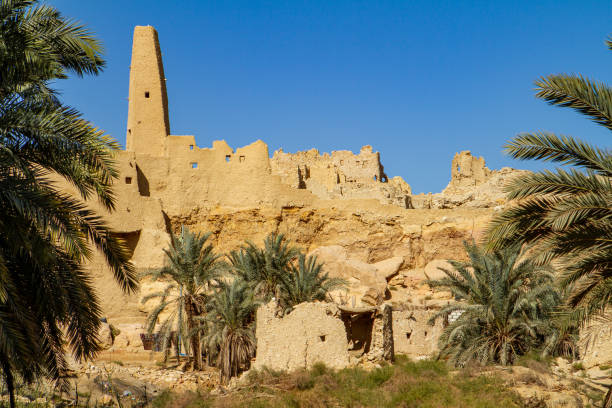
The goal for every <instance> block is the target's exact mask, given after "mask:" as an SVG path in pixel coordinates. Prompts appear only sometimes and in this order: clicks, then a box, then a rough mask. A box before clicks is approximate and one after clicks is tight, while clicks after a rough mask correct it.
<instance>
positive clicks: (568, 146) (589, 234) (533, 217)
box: [488, 40, 612, 408]
mask: <svg viewBox="0 0 612 408" xmlns="http://www.w3.org/2000/svg"><path fill="white" fill-rule="evenodd" d="M607 45H608V48H610V49H612V40H608V41H607ZM536 86H537V94H536V96H537V97H538V98H540V99H543V100H544V101H546V102H548V103H549V104H551V105H557V106H562V107H570V108H572V109H574V110H576V111H578V112H580V113H582V114H583V115H585V116H586V117H587V118H589V119H591V120H593V121H594V122H595V123H597V124H599V125H601V126H604V127H605V128H607V129H609V130H612V88H610V87H609V86H607V85H606V84H603V83H601V82H596V81H592V80H589V79H587V78H584V77H582V76H576V75H566V74H560V75H550V76H548V77H545V78H542V79H540V80H538V81H536ZM506 152H507V153H508V154H509V155H510V156H511V157H513V158H516V159H520V160H544V161H550V162H553V163H559V164H561V165H564V166H573V167H574V168H570V169H569V170H563V169H556V170H553V171H541V172H537V173H534V174H531V175H529V176H526V177H521V178H518V179H515V180H514V181H513V182H512V183H510V184H509V185H508V187H507V191H508V197H509V198H510V199H515V200H517V202H516V203H515V205H513V206H512V207H510V208H508V209H506V210H505V211H503V212H502V213H501V214H499V215H498V216H496V217H495V218H494V219H493V222H492V223H491V226H490V228H489V231H488V236H489V240H490V242H491V247H493V248H501V247H503V246H504V245H506V243H508V242H524V243H536V244H537V246H538V247H539V251H541V259H543V260H546V261H547V260H552V259H555V260H556V262H558V263H559V265H560V266H561V267H562V269H563V270H564V273H563V276H562V285H563V286H565V287H568V288H571V292H572V293H571V295H570V297H569V306H570V307H571V308H572V309H573V310H574V312H573V315H574V316H575V317H576V318H577V319H578V320H579V321H580V322H581V323H582V324H583V325H584V324H586V323H588V322H590V321H591V320H592V319H593V318H598V317H600V316H602V315H603V314H604V313H606V310H609V308H610V306H611V305H612V152H610V150H609V149H605V148H604V149H600V148H598V147H596V146H592V145H589V144H587V143H584V142H582V141H580V140H578V139H575V138H573V137H569V136H556V135H554V134H551V133H544V132H543V133H533V134H522V135H519V136H517V137H515V138H514V139H513V140H511V141H510V142H509V143H508V144H507V145H506ZM604 406H605V407H606V408H609V407H612V386H611V387H610V389H609V390H608V393H607V395H606V398H605V403H604Z"/></svg>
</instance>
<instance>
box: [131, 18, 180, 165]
mask: <svg viewBox="0 0 612 408" xmlns="http://www.w3.org/2000/svg"><path fill="white" fill-rule="evenodd" d="M169 134H170V121H169V119H168V96H167V93H166V77H165V75H164V67H163V64H162V59H161V51H160V48H159V41H158V38H157V31H155V29H154V28H153V27H151V26H136V27H135V28H134V42H133V46H132V62H131V65H130V93H129V104H128V123H127V135H126V149H127V150H128V151H132V152H139V153H141V154H149V155H151V156H163V155H164V154H165V144H166V136H167V135H169Z"/></svg>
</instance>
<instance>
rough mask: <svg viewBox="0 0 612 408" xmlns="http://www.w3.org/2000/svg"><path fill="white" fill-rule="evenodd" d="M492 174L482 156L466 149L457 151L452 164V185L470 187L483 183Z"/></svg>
mask: <svg viewBox="0 0 612 408" xmlns="http://www.w3.org/2000/svg"><path fill="white" fill-rule="evenodd" d="M490 174H491V170H489V169H488V168H487V166H486V165H485V160H484V158H482V157H474V156H472V154H471V153H470V152H469V151H467V150H465V151H462V152H461V153H455V157H453V163H452V166H451V181H450V184H449V186H450V187H468V186H476V185H478V184H482V183H484V182H485V181H486V179H487V177H488V176H489V175H490Z"/></svg>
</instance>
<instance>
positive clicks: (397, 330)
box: [393, 306, 444, 358]
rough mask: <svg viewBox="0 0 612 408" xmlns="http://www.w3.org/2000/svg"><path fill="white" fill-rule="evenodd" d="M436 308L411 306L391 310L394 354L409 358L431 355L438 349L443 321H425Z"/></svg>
mask: <svg viewBox="0 0 612 408" xmlns="http://www.w3.org/2000/svg"><path fill="white" fill-rule="evenodd" d="M436 310H437V309H429V308H426V307H419V306H413V307H411V308H409V309H404V310H394V311H393V344H394V346H395V353H396V354H404V355H407V356H409V357H411V358H424V357H429V356H431V355H432V354H433V353H434V352H436V351H437V350H438V339H439V338H440V335H441V334H442V331H443V330H444V325H443V322H441V321H440V320H438V321H436V323H435V325H433V326H430V325H429V324H428V323H427V322H428V320H429V319H430V318H431V316H433V314H434V313H435V311H436Z"/></svg>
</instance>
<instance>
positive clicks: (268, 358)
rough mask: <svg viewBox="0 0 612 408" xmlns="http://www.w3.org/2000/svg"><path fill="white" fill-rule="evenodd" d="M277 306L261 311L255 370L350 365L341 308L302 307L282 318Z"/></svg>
mask: <svg viewBox="0 0 612 408" xmlns="http://www.w3.org/2000/svg"><path fill="white" fill-rule="evenodd" d="M275 311H276V305H275V304H274V302H271V303H269V304H268V305H264V306H261V307H260V308H259V309H258V310H257V321H256V327H257V331H256V337H257V357H256V359H255V363H254V364H253V367H254V368H256V369H262V368H263V367H268V368H271V369H274V370H287V371H292V370H296V369H300V368H310V367H312V366H313V365H314V364H315V363H317V362H324V363H325V364H326V365H327V366H328V367H333V368H344V367H346V366H348V364H349V354H348V342H347V338H346V331H345V329H344V323H343V322H342V320H341V319H340V311H339V310H338V307H337V306H335V305H333V304H329V303H302V304H300V305H297V306H296V307H295V308H294V309H293V310H292V311H291V313H289V314H288V315H285V316H284V317H282V318H279V317H276V316H275Z"/></svg>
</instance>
